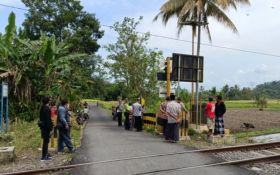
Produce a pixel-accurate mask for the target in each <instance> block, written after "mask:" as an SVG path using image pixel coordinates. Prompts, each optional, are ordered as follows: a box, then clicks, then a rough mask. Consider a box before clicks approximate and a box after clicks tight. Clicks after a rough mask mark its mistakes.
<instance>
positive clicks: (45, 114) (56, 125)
mask: <svg viewBox="0 0 280 175" xmlns="http://www.w3.org/2000/svg"><path fill="white" fill-rule="evenodd" d="M68 109H69V105H68V101H67V100H61V103H60V105H59V106H58V107H57V106H56V105H55V103H54V102H52V103H51V105H50V98H49V97H44V98H43V99H42V106H41V109H40V119H39V121H38V126H39V127H40V130H41V136H42V139H43V144H42V158H41V161H46V160H51V156H50V154H49V153H48V145H49V141H50V137H51V135H52V134H55V133H53V131H56V130H58V133H59V134H58V147H57V152H63V151H64V146H65V145H66V146H67V148H68V150H69V152H74V151H75V148H74V146H73V144H72V141H71V137H70V129H71V124H70V116H69V113H68Z"/></svg>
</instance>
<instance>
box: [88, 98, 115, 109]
mask: <svg viewBox="0 0 280 175" xmlns="http://www.w3.org/2000/svg"><path fill="white" fill-rule="evenodd" d="M83 101H86V102H88V103H96V102H98V103H99V104H100V106H101V107H102V108H104V109H107V110H110V111H111V110H112V106H116V105H117V102H116V101H102V100H98V99H84V100H83Z"/></svg>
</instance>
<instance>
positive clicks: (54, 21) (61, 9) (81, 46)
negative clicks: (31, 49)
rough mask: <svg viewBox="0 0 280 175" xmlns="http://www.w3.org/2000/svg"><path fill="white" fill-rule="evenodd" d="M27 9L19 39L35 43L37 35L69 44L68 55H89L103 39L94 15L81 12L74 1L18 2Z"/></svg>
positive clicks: (77, 2) (78, 4)
mask: <svg viewBox="0 0 280 175" xmlns="http://www.w3.org/2000/svg"><path fill="white" fill-rule="evenodd" d="M22 2H23V3H24V4H25V6H26V7H27V8H28V13H27V14H26V19H25V21H24V23H23V27H24V28H23V31H22V32H21V33H22V35H24V36H26V37H28V38H30V39H31V40H37V39H39V38H40V37H41V32H43V33H44V34H45V35H47V36H52V35H54V36H55V38H56V39H57V40H58V41H63V42H66V43H68V44H69V49H70V51H71V52H79V53H87V54H93V53H95V52H96V51H97V50H98V48H99V47H100V46H99V44H98V43H97V40H98V39H100V38H101V37H102V36H103V31H101V30H100V23H99V21H98V20H97V19H96V17H95V15H94V14H90V13H87V12H85V11H83V7H82V6H81V4H80V1H76V0H61V1H58V0H36V1H30V0H22Z"/></svg>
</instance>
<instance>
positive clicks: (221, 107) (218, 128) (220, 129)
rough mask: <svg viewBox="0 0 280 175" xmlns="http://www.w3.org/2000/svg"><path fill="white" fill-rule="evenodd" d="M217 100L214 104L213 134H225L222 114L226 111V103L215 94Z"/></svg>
mask: <svg viewBox="0 0 280 175" xmlns="http://www.w3.org/2000/svg"><path fill="white" fill-rule="evenodd" d="M216 100H217V102H216V105H215V116H216V118H215V131H214V135H221V136H223V135H224V134H225V129H224V114H225V113H226V105H225V103H224V102H223V100H222V97H221V96H220V95H218V96H217V99H216Z"/></svg>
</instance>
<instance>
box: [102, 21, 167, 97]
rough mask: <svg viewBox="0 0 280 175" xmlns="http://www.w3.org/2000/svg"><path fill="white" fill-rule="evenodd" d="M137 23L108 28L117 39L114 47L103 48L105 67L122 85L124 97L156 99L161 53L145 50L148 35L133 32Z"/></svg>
mask: <svg viewBox="0 0 280 175" xmlns="http://www.w3.org/2000/svg"><path fill="white" fill-rule="evenodd" d="M141 19H142V18H141V17H140V19H139V20H138V21H136V20H135V19H133V18H128V17H126V18H124V20H123V21H122V22H116V23H115V24H114V25H113V26H112V29H113V30H115V31H116V32H117V33H118V38H117V42H116V43H111V44H109V45H107V46H106V47H105V48H106V50H107V51H108V53H109V55H108V57H107V58H108V61H107V63H106V67H107V68H109V70H110V73H111V74H112V77H113V78H114V79H115V80H116V81H117V82H123V83H125V87H126V88H127V91H126V93H129V94H130V95H132V96H139V95H143V96H148V95H152V94H153V95H157V88H156V86H157V76H156V74H157V71H158V63H159V59H161V58H162V52H160V51H158V50H155V49H149V48H148V47H147V41H148V40H149V37H150V35H149V33H145V34H139V33H137V32H136V28H137V26H138V25H139V23H140V21H141Z"/></svg>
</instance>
